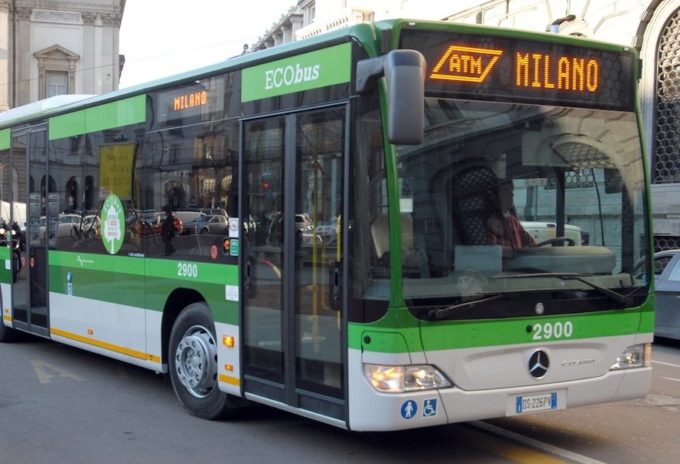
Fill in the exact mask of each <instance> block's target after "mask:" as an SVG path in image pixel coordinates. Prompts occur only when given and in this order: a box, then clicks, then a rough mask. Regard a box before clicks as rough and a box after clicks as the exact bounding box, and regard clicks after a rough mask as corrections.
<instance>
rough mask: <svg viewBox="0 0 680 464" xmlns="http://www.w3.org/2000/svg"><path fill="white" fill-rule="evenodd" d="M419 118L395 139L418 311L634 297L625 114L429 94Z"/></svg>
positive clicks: (638, 207) (633, 151)
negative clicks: (520, 298) (420, 122)
mask: <svg viewBox="0 0 680 464" xmlns="http://www.w3.org/2000/svg"><path fill="white" fill-rule="evenodd" d="M426 121H427V127H426V136H425V141H424V142H423V143H422V144H421V145H419V146H415V147H413V146H401V147H399V149H398V168H399V196H400V203H399V208H400V211H401V229H402V236H401V242H402V254H403V256H402V270H403V277H404V296H405V298H406V300H407V302H408V303H409V305H410V306H411V307H414V308H416V309H417V308H423V311H422V312H421V313H418V314H422V315H425V316H423V317H429V316H427V314H431V312H432V309H433V308H434V309H435V310H437V309H439V310H441V308H442V305H443V307H444V308H446V307H447V306H450V305H454V306H455V307H458V308H459V309H458V310H455V309H454V310H451V311H444V313H442V312H441V311H440V312H439V316H437V317H436V318H437V319H440V318H442V315H443V317H467V316H462V315H463V314H465V315H467V314H469V313H474V312H475V311H477V309H476V308H477V307H483V306H484V304H483V302H482V303H480V304H479V305H469V304H464V305H462V306H460V303H461V302H466V301H472V300H476V299H480V300H481V299H486V300H488V297H489V296H494V295H501V294H502V295H504V298H511V297H512V296H513V295H524V297H527V295H528V294H530V293H531V294H533V295H534V297H535V299H536V300H537V301H544V300H546V299H552V300H554V301H556V302H557V301H562V302H564V299H573V298H580V299H581V300H582V301H580V302H579V303H578V304H571V303H570V304H569V305H564V304H561V306H562V307H565V306H569V308H570V309H566V308H564V309H557V306H559V304H558V303H555V309H554V311H559V312H564V311H588V310H594V309H613V308H621V307H629V306H631V305H632V304H641V302H642V300H641V298H642V295H644V292H639V294H640V295H641V296H640V298H637V299H636V295H637V292H636V290H637V289H639V287H641V286H643V285H644V282H646V281H647V280H648V279H646V278H645V276H644V275H640V273H639V272H638V273H637V275H635V274H634V272H633V268H634V265H635V263H636V261H638V260H639V259H640V258H641V257H642V256H644V255H645V254H646V253H647V243H648V235H647V233H648V232H647V229H646V226H645V200H644V171H643V164H642V163H643V159H642V155H641V152H640V140H639V136H638V125H637V121H636V117H635V114H634V113H627V112H613V111H603V110H593V109H587V110H586V109H575V108H563V107H554V106H537V105H518V104H506V103H497V102H478V101H460V100H450V99H434V98H430V99H427V100H426ZM617 294H618V295H622V296H623V298H619V297H618V295H617ZM491 301H492V302H490V303H489V305H495V306H498V301H497V299H495V298H494V299H492V300H491ZM533 311H534V307H533V306H531V308H530V312H533ZM449 313H451V314H449Z"/></svg>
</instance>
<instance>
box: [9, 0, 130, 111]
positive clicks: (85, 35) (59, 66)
mask: <svg viewBox="0 0 680 464" xmlns="http://www.w3.org/2000/svg"><path fill="white" fill-rule="evenodd" d="M124 9H125V0H87V1H78V0H68V1H64V0H0V111H5V110H7V109H9V108H14V107H17V106H21V105H24V104H26V103H30V102H34V101H37V100H41V99H44V98H48V97H52V96H55V95H62V94H100V93H104V92H110V91H112V90H116V89H117V88H118V82H119V79H120V73H121V67H122V64H121V62H122V59H121V57H120V55H119V49H118V42H119V37H118V34H119V29H120V24H121V19H122V17H123V11H124Z"/></svg>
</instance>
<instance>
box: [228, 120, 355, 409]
mask: <svg viewBox="0 0 680 464" xmlns="http://www.w3.org/2000/svg"><path fill="white" fill-rule="evenodd" d="M345 115H346V110H345V107H344V106H342V107H335V108H332V109H323V110H317V111H309V112H304V113H297V114H292V115H286V116H279V117H271V118H267V119H258V120H250V121H247V122H244V125H243V133H244V163H243V166H244V173H243V174H244V175H243V176H242V179H243V181H242V182H243V188H244V192H245V195H244V196H243V204H242V211H243V212H244V214H242V220H243V221H245V224H244V225H243V227H242V230H243V239H242V244H241V263H242V266H241V269H242V270H243V271H242V282H243V293H242V294H243V297H242V301H243V316H244V317H243V339H244V346H245V372H244V373H245V387H244V388H245V392H246V393H249V394H251V395H256V396H258V397H260V398H266V399H267V400H270V401H273V402H276V403H279V404H284V405H286V406H289V407H292V408H299V409H302V410H306V411H309V412H313V413H317V414H322V415H323V416H326V417H330V418H333V419H338V420H341V421H342V420H344V419H345V379H344V372H345V370H344V367H343V366H344V362H345V361H344V359H345V356H344V350H343V349H342V347H343V346H344V345H345V342H344V339H345V331H344V330H343V327H344V319H343V312H342V308H341V305H342V302H341V300H342V299H341V298H340V287H341V282H342V275H341V272H340V269H341V266H340V264H341V261H342V260H341V257H342V249H341V246H340V244H341V242H342V241H341V238H342V237H341V236H340V234H339V231H340V230H341V229H342V227H341V219H342V217H341V209H342V206H343V202H342V198H343V193H344V188H343V183H344V177H345V176H344V169H345V156H344V153H345V125H346V123H345Z"/></svg>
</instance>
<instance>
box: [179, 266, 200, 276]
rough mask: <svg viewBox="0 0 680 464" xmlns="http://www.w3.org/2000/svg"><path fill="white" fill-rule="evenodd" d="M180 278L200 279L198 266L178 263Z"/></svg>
mask: <svg viewBox="0 0 680 464" xmlns="http://www.w3.org/2000/svg"><path fill="white" fill-rule="evenodd" d="M177 276H178V277H192V278H196V277H198V266H197V265H195V264H191V263H177Z"/></svg>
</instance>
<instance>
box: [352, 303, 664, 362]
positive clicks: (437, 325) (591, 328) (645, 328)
mask: <svg viewBox="0 0 680 464" xmlns="http://www.w3.org/2000/svg"><path fill="white" fill-rule="evenodd" d="M567 323H569V328H568V329H566V327H567ZM536 324H541V325H542V327H543V330H541V331H540V332H538V331H536V329H535V327H534V326H535V325H536ZM546 324H550V325H551V329H550V332H549V333H550V334H551V336H550V337H547V334H548V331H547V330H545V325H546ZM558 325H559V326H560V329H559V335H560V336H559V337H558V336H557V335H558V331H557V330H555V328H556V327H557V326H558ZM420 330H421V334H420V335H421V338H422V341H423V342H424V346H423V348H424V349H425V350H427V351H437V350H452V349H461V348H482V347H487V346H500V345H517V344H525V343H543V344H545V343H554V342H563V341H566V340H579V339H590V338H598V337H613V336H621V335H633V334H637V333H651V332H653V330H654V313H653V312H652V311H645V310H627V311H607V312H603V313H589V314H574V315H569V316H556V317H540V318H521V319H511V320H508V319H506V320H484V321H479V320H473V321H457V322H444V321H441V322H424V321H423V322H422V323H421V329H420ZM397 331H398V332H400V333H402V334H404V338H405V339H406V340H407V341H409V340H410V341H409V349H410V350H412V351H418V350H420V347H419V346H417V343H414V342H415V340H414V338H413V337H412V333H411V332H413V329H406V330H396V329H392V330H389V331H388V330H387V329H385V330H384V332H385V334H386V338H390V339H391V338H393V337H391V335H388V333H390V332H391V333H394V332H397ZM369 332H370V335H371V336H370V343H368V344H367V343H365V340H364V335H365V334H366V333H369ZM567 334H568V335H569V336H567ZM537 337H538V338H537ZM379 338H380V335H379V330H376V329H375V328H373V327H372V326H370V325H364V324H350V325H349V328H348V339H349V346H350V348H353V349H363V350H365V351H375V352H379V353H392V352H393V351H391V350H390V346H391V345H390V344H389V343H382V342H381V340H380V339H379ZM413 345H416V346H413Z"/></svg>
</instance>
